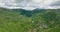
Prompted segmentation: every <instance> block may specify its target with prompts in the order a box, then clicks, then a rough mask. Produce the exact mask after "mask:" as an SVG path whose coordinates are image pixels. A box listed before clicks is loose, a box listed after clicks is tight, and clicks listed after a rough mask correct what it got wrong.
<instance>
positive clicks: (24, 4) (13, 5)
mask: <svg viewBox="0 0 60 32" xmlns="http://www.w3.org/2000/svg"><path fill="white" fill-rule="evenodd" d="M0 7H5V8H10V9H17V8H23V9H29V10H32V9H35V8H40V9H58V8H59V9H60V0H0Z"/></svg>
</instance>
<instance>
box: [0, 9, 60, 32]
mask: <svg viewBox="0 0 60 32" xmlns="http://www.w3.org/2000/svg"><path fill="white" fill-rule="evenodd" d="M29 14H30V15H29ZM0 32H60V10H59V9H56V10H55V9H52V10H51V9H48V10H40V11H38V10H36V11H35V12H34V11H33V12H32V11H30V12H29V11H26V10H24V11H23V10H19V11H15V10H10V9H4V8H0Z"/></svg>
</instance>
